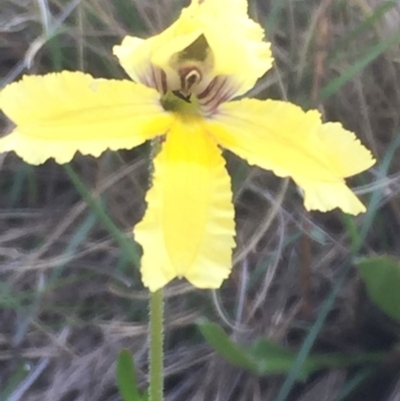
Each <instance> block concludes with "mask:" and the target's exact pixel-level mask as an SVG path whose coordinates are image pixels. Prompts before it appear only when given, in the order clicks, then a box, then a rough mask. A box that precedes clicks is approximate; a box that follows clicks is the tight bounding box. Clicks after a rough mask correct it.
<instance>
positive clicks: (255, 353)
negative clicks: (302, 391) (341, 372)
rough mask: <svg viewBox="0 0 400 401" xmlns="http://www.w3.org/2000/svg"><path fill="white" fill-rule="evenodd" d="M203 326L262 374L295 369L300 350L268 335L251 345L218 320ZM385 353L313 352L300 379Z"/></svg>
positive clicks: (233, 358) (222, 350)
mask: <svg viewBox="0 0 400 401" xmlns="http://www.w3.org/2000/svg"><path fill="white" fill-rule="evenodd" d="M198 326H199V329H200V331H201V333H202V334H203V336H204V338H205V339H206V340H207V342H208V343H210V344H211V345H212V346H213V347H214V349H215V350H216V351H217V352H218V353H219V354H220V355H222V356H223V357H224V358H225V359H226V360H227V361H229V362H230V363H232V364H233V365H235V366H239V367H242V368H245V369H247V370H250V371H252V372H254V373H256V374H257V375H259V376H267V375H278V374H286V373H287V372H289V371H290V369H291V368H292V366H293V364H294V362H295V360H296V358H297V354H298V351H297V350H291V349H288V348H286V347H283V346H282V345H279V344H276V343H274V342H272V341H270V340H268V339H266V338H258V339H256V340H255V341H254V342H253V344H252V345H251V346H250V347H248V348H245V347H241V346H240V345H238V344H235V343H234V342H233V341H232V340H231V339H230V338H229V336H228V335H227V334H226V333H225V331H224V330H223V329H222V328H221V327H220V326H218V325H217V324H215V323H210V322H208V321H205V320H202V321H201V322H200V323H199V324H198ZM385 355H386V354H385V353H357V354H339V353H332V354H311V355H309V356H308V357H307V358H306V360H305V362H304V364H303V365H302V366H301V368H300V369H299V370H298V371H297V375H296V378H297V380H300V381H304V380H306V379H307V378H308V376H309V375H310V374H311V373H313V372H315V371H318V370H321V369H331V368H339V367H348V366H353V365H364V364H366V363H378V362H380V361H382V359H383V358H384V357H385Z"/></svg>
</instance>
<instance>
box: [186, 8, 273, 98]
mask: <svg viewBox="0 0 400 401" xmlns="http://www.w3.org/2000/svg"><path fill="white" fill-rule="evenodd" d="M193 3H196V1H193V2H192V4H193ZM247 8H248V2H247V0H204V1H203V2H202V3H201V4H200V6H199V7H198V9H196V18H197V19H198V23H199V25H200V26H201V29H202V31H203V33H204V36H205V38H206V40H207V42H208V44H209V46H210V48H211V50H212V52H213V55H214V71H213V74H214V75H228V76H231V77H232V78H233V79H234V81H235V83H236V84H237V95H240V94H243V93H245V92H247V91H248V90H249V89H251V88H252V87H253V86H254V84H255V83H256V81H257V79H258V78H260V77H261V76H262V75H264V74H265V72H267V71H268V70H269V69H270V68H271V67H272V63H273V57H272V53H271V49H270V43H268V42H265V41H264V30H263V29H262V27H261V26H260V25H259V24H258V23H256V22H255V21H253V20H252V19H250V18H249V16H248V14H247Z"/></svg>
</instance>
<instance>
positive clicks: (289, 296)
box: [0, 0, 400, 401]
mask: <svg viewBox="0 0 400 401" xmlns="http://www.w3.org/2000/svg"><path fill="white" fill-rule="evenodd" d="M398 3H399V2H398V1H384V0H321V1H315V0H258V1H255V0H253V1H250V3H249V10H250V14H251V15H252V17H253V18H255V19H256V20H258V21H259V22H260V23H261V24H262V25H263V26H264V27H265V29H266V36H267V38H268V40H270V41H271V42H272V45H273V51H274V55H275V58H276V63H275V67H274V69H273V71H271V72H269V73H268V74H266V76H265V77H264V78H262V79H261V80H260V82H259V83H258V85H257V87H256V88H255V89H253V90H252V92H251V95H253V96H256V97H259V98H262V99H264V98H267V97H271V98H275V99H288V100H290V101H292V102H295V103H297V104H300V105H301V106H302V107H303V108H310V107H314V108H318V109H320V111H321V112H322V113H323V115H324V117H325V118H326V120H334V121H340V122H342V123H343V124H344V126H345V127H346V128H348V129H350V130H353V131H355V132H356V133H357V135H358V136H359V137H360V139H361V140H362V142H363V143H364V144H365V145H366V146H367V147H369V148H370V149H371V150H372V151H373V153H374V155H375V156H376V158H377V160H378V163H377V164H376V166H374V168H372V169H371V170H370V171H368V172H366V173H364V174H363V175H361V176H358V177H356V178H354V179H352V180H351V181H350V184H351V185H352V187H353V188H355V190H356V192H357V193H358V194H359V196H360V197H361V198H362V200H363V201H364V202H365V203H366V204H367V205H368V211H367V213H366V214H364V215H362V216H359V217H357V218H352V217H350V216H345V215H343V214H342V213H340V212H338V211H334V212H331V213H328V214H321V213H316V212H315V213H314V212H313V213H307V212H305V210H304V208H303V206H302V201H301V196H300V195H299V193H298V191H297V189H296V187H295V185H294V184H293V183H292V182H288V181H286V180H280V179H277V178H275V177H274V176H273V175H272V174H271V173H268V172H265V171H262V170H260V169H258V168H254V167H249V166H248V165H246V164H245V163H244V162H243V161H241V160H239V159H238V158H236V157H234V156H232V155H230V154H227V155H226V156H227V159H228V167H229V170H230V171H231V172H232V176H233V188H234V193H235V204H236V209H237V242H238V247H237V249H236V252H235V258H234V261H235V268H234V270H233V273H232V276H231V277H230V279H229V280H227V281H226V282H225V284H224V286H223V288H222V289H221V290H220V291H218V292H216V293H213V292H210V291H198V290H195V289H194V288H192V287H191V286H190V285H188V284H187V283H185V282H174V283H173V284H172V285H170V286H169V287H168V288H167V290H166V297H167V306H166V322H165V323H166V343H165V346H166V360H165V367H166V370H165V374H166V392H167V395H166V400H168V401H178V400H179V401H180V400H188V399H190V400H194V401H197V400H199V401H201V400H221V401H229V400H231V401H250V400H254V401H261V400H262V401H272V400H273V401H284V400H286V399H287V400H293V401H340V400H342V401H358V400H360V401H381V400H382V401H398V400H399V399H400V356H399V352H398V351H397V349H398V348H397V346H396V344H397V343H398V342H399V334H400V330H399V325H398V321H396V320H395V319H391V318H389V317H388V316H387V315H386V314H384V313H383V312H382V311H381V310H380V309H379V308H378V307H376V306H375V304H373V303H372V302H371V300H370V299H369V298H368V296H367V292H366V291H365V287H364V285H363V283H362V280H361V279H360V276H359V274H358V272H357V270H356V268H355V267H354V265H353V263H352V261H353V260H354V258H351V257H350V256H351V255H353V256H356V257H361V256H371V255H375V254H379V255H381V254H388V255H393V256H397V257H400V252H399V251H400V243H399V235H398V234H399V227H400V204H399V202H398V201H399V192H400V181H399V180H400V178H399V173H398V171H399V168H400V166H399V164H400V163H399V158H398V155H399V146H400V136H399V133H400V66H399V61H400V5H399V4H398ZM185 4H187V1H183V0H182V1H181V0H113V1H112V0H0V88H1V87H3V86H4V85H6V84H7V83H9V82H11V81H14V80H15V79H18V78H19V77H20V76H21V75H22V74H43V73H46V72H50V71H59V70H62V69H69V70H81V71H87V72H90V73H91V74H93V75H94V76H96V77H113V78H126V76H125V74H124V72H123V70H122V69H121V67H120V66H119V65H118V63H117V61H116V59H115V58H114V57H113V56H112V53H111V48H112V46H113V45H114V44H116V43H119V42H120V41H121V39H122V38H123V37H124V36H125V35H126V34H131V35H137V36H141V37H147V36H149V35H151V34H154V33H157V32H159V31H160V30H162V29H163V28H165V27H167V26H168V25H169V24H170V23H171V22H172V21H173V20H174V19H175V18H176V17H177V15H178V14H179V10H180V9H181V7H182V6H183V5H185ZM232 29H235V27H234V26H233V27H232ZM38 101H40V99H38ZM0 118H1V120H0V135H5V134H7V133H8V132H10V130H11V129H12V126H11V124H10V122H8V121H7V120H6V119H5V118H4V116H0ZM148 153H149V148H148V146H146V145H145V146H142V147H140V148H139V149H136V150H132V151H123V152H119V153H106V154H104V155H103V156H102V157H101V158H99V159H94V158H91V157H85V158H83V157H82V156H79V155H78V156H77V157H76V158H75V159H74V161H73V163H71V164H70V166H69V167H67V168H66V167H65V166H59V165H56V164H55V163H54V162H53V161H48V162H47V163H45V164H44V165H42V166H39V167H32V166H29V165H26V164H24V163H23V162H21V160H19V159H18V158H17V157H15V155H0V279H1V281H0V400H2V401H3V400H4V401H117V400H120V399H121V397H120V396H119V394H118V389H117V386H116V379H115V369H116V359H117V355H118V352H119V350H120V349H122V348H127V349H129V350H130V352H131V353H132V354H133V355H134V359H135V364H136V369H137V375H138V381H139V385H140V386H141V387H142V388H144V387H145V386H146V372H147V350H148V339H147V336H146V333H147V303H146V302H147V301H146V300H147V291H146V290H145V289H144V288H143V286H142V284H141V282H140V276H139V273H138V269H137V267H138V265H139V256H140V252H139V249H138V247H137V246H135V245H134V243H133V242H132V238H131V237H132V235H131V234H132V231H131V230H132V226H133V225H134V224H135V223H136V222H137V221H138V220H139V219H140V218H141V216H142V214H143V211H144V207H145V205H144V193H145V191H146V188H147V182H148V166H149V163H148ZM201 317H203V318H204V317H205V318H207V319H209V320H210V321H213V322H216V323H218V324H219V325H221V326H222V327H223V328H224V329H225V330H226V332H227V333H228V334H229V335H230V337H231V339H233V340H234V341H235V342H236V343H238V344H244V345H246V344H247V345H249V344H252V342H254V340H255V339H256V338H257V337H260V336H262V337H264V338H268V339H269V340H273V341H274V342H276V343H279V344H282V345H284V346H285V347H288V349H292V350H294V351H295V355H297V359H296V361H297V362H298V361H299V359H298V358H300V359H301V358H303V360H307V358H309V355H311V352H319V353H322V354H323V355H329V353H331V352H335V353H339V354H340V355H342V356H343V355H349V354H354V353H355V354H356V355H371V356H373V355H375V353H377V352H378V353H382V352H383V353H384V357H382V358H381V359H380V360H379V363H375V364H372V365H371V364H367V363H361V364H358V365H357V364H353V363H348V361H347V362H345V363H331V362H330V363H327V364H326V366H324V367H323V368H320V369H315V370H313V372H312V374H310V375H306V377H305V379H306V380H303V381H296V380H294V378H295V377H296V375H299V374H301V366H300V367H299V365H298V366H297V367H296V366H295V367H294V368H292V369H290V367H291V364H290V365H289V366H287V367H283V368H282V369H281V371H279V372H275V373H279V374H264V375H257V374H255V373H254V372H249V371H248V370H246V369H244V368H243V367H240V366H234V365H235V364H231V363H230V362H228V361H227V360H226V359H224V358H223V357H222V356H220V354H219V353H217V352H216V351H215V350H214V348H213V347H212V346H211V345H210V344H209V343H208V342H207V341H205V339H204V338H203V336H202V335H201V333H200V331H199V328H198V326H197V323H196V322H198V319H199V318H201ZM298 351H299V353H298ZM293 369H294V370H293ZM296 369H297V370H296ZM278 370H279V369H278ZM272 373H274V372H272Z"/></svg>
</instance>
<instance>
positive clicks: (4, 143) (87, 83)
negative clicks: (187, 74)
mask: <svg viewBox="0 0 400 401" xmlns="http://www.w3.org/2000/svg"><path fill="white" fill-rule="evenodd" d="M0 106H1V108H2V110H3V111H4V113H5V114H6V115H7V116H8V117H9V118H10V119H11V120H12V121H13V122H14V123H15V124H16V128H15V130H14V132H12V133H11V134H10V135H8V136H6V137H4V138H1V139H0V152H7V151H15V152H16V153H17V154H18V155H19V156H20V157H21V158H22V159H24V160H25V161H26V162H28V163H31V164H40V163H44V162H45V161H46V160H47V159H49V158H51V157H53V158H54V159H55V160H56V161H57V162H58V163H67V162H69V161H70V160H71V159H72V157H73V156H74V154H75V153H76V152H77V151H79V152H81V153H82V154H89V155H93V156H99V155H100V154H101V153H102V152H104V151H105V150H106V149H107V148H109V149H112V150H117V149H130V148H133V147H134V146H137V145H140V144H141V143H143V142H144V141H146V140H147V139H150V138H153V137H154V136H156V135H160V134H164V133H165V132H166V130H167V129H168V127H169V125H170V124H171V120H172V116H171V115H170V114H168V113H166V112H165V111H164V110H163V108H162V106H161V105H160V103H159V95H158V93H157V92H156V91H154V90H152V89H149V88H146V87H145V86H142V85H138V84H135V83H133V82H130V81H115V80H105V79H95V78H93V77H91V76H90V75H88V74H83V73H80V72H67V71H64V72H62V73H57V74H48V75H44V76H25V77H24V78H23V79H22V80H21V81H19V82H16V83H12V84H10V85H8V86H7V87H5V88H4V90H3V91H2V92H1V94H0Z"/></svg>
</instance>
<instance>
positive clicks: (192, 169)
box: [134, 118, 235, 291]
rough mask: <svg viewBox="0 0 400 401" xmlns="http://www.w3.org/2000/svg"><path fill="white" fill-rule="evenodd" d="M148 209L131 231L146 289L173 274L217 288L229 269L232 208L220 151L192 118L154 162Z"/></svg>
mask: <svg viewBox="0 0 400 401" xmlns="http://www.w3.org/2000/svg"><path fill="white" fill-rule="evenodd" d="M154 168H155V170H154V177H153V186H152V188H151V189H150V190H149V192H148V194H147V197H146V200H147V204H148V208H147V211H146V213H145V216H144V218H143V220H142V221H141V222H140V223H139V224H137V226H136V227H135V229H134V233H135V237H136V240H137V241H138V242H139V243H140V244H141V245H142V247H143V257H142V268H141V271H142V279H143V283H144V284H145V286H147V287H148V288H149V289H150V291H156V290H157V289H159V288H161V287H163V286H164V285H166V284H167V283H168V282H169V281H170V280H172V279H173V278H175V277H185V278H186V279H187V280H189V281H190V282H191V283H192V284H193V285H194V286H196V287H199V288H218V287H220V286H221V283H222V281H223V280H224V279H225V278H226V277H228V275H229V273H230V271H231V267H232V266H231V263H232V248H233V247H234V245H235V242H234V239H233V237H234V234H235V229H234V208H233V205H232V192H231V184H230V178H229V175H228V173H227V171H226V170H225V161H224V159H223V158H222V156H221V151H220V149H219V148H218V146H217V145H216V143H215V142H214V141H213V139H212V138H210V137H209V136H208V135H206V134H205V133H204V130H203V128H202V126H201V123H200V122H197V120H196V119H194V118H192V119H188V120H187V121H185V122H184V121H181V120H177V121H176V122H175V123H174V125H173V126H172V128H171V131H170V132H169V133H168V135H167V139H166V141H165V143H164V145H163V148H162V150H161V152H160V154H159V155H158V156H156V158H155V163H154Z"/></svg>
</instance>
